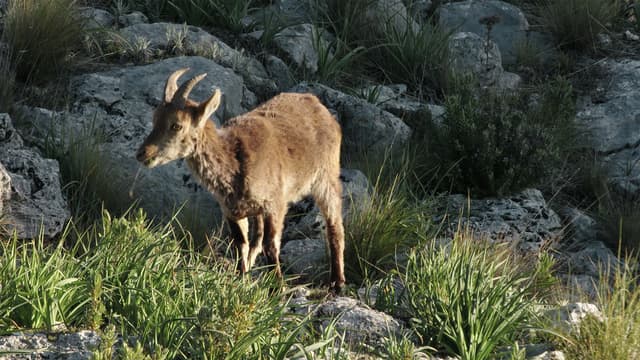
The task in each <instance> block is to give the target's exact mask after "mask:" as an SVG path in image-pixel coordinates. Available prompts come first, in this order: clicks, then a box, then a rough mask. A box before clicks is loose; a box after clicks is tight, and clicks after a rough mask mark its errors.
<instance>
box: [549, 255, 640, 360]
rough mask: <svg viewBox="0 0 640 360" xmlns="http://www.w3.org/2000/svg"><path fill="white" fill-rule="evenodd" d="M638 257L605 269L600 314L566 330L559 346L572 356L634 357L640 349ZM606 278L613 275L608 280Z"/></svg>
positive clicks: (599, 289) (600, 288) (599, 296)
mask: <svg viewBox="0 0 640 360" xmlns="http://www.w3.org/2000/svg"><path fill="white" fill-rule="evenodd" d="M637 261H638V260H637V259H636V258H626V259H625V261H624V264H620V265H618V266H612V267H610V268H607V269H603V271H602V273H601V274H600V278H601V279H602V280H601V282H600V283H599V284H598V286H597V305H598V308H599V309H600V311H601V312H602V317H601V318H595V317H593V316H588V317H586V318H585V319H583V320H582V322H581V323H580V325H579V328H578V329H571V330H570V331H569V333H566V334H564V335H563V336H562V337H561V338H559V340H561V343H560V346H561V347H562V350H563V351H564V352H565V354H566V355H567V357H568V358H570V359H594V360H605V359H621V360H622V359H633V358H636V357H637V356H638V353H639V352H640V289H639V288H638V281H639V280H640V279H639V278H638V269H637V267H636V265H637ZM606 279H610V281H607V280H606Z"/></svg>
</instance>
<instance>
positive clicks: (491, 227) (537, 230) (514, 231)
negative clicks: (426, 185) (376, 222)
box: [434, 189, 563, 254]
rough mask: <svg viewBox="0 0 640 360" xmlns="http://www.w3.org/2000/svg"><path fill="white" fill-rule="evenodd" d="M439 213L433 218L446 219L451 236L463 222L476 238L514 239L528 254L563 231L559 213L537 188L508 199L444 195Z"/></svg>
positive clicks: (509, 240) (543, 245)
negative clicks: (548, 203) (478, 198)
mask: <svg viewBox="0 0 640 360" xmlns="http://www.w3.org/2000/svg"><path fill="white" fill-rule="evenodd" d="M469 203H470V205H471V207H470V209H469V208H468V204H469ZM437 214H439V215H438V216H436V217H435V218H434V221H435V222H436V223H439V222H441V221H444V226H445V230H446V233H447V234H448V235H449V236H450V235H451V234H453V233H454V232H455V231H456V229H457V228H458V224H459V222H460V225H461V228H462V229H465V228H466V227H467V226H468V227H469V229H470V231H471V232H472V234H473V235H474V237H476V238H480V239H487V240H490V241H492V242H507V243H511V244H513V245H515V246H517V248H518V249H519V250H521V251H522V252H523V253H526V254H538V253H539V251H540V250H541V248H543V247H545V246H547V245H549V244H551V243H553V242H555V241H557V240H558V239H559V238H560V237H561V236H562V233H563V231H562V228H563V227H562V224H561V222H560V217H559V216H558V215H557V214H556V213H555V212H554V211H553V210H552V209H551V208H550V207H549V206H548V205H547V203H546V201H545V200H544V197H543V196H542V193H541V192H540V191H539V190H535V189H528V190H524V191H522V192H520V193H519V194H516V195H513V196H511V197H508V198H505V199H482V200H474V199H471V200H470V201H469V202H468V201H467V197H466V196H464V195H450V196H448V197H446V198H445V199H443V201H442V202H441V204H440V206H439V209H438V210H437ZM461 214H462V215H461Z"/></svg>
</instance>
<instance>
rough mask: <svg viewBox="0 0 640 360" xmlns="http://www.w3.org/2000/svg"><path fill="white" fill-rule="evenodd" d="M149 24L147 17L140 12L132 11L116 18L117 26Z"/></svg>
mask: <svg viewBox="0 0 640 360" xmlns="http://www.w3.org/2000/svg"><path fill="white" fill-rule="evenodd" d="M148 22H149V19H148V18H147V16H146V15H145V14H143V13H141V12H140V11H132V12H130V13H129V14H124V15H120V16H119V17H118V25H120V27H127V26H132V25H138V24H146V23H148Z"/></svg>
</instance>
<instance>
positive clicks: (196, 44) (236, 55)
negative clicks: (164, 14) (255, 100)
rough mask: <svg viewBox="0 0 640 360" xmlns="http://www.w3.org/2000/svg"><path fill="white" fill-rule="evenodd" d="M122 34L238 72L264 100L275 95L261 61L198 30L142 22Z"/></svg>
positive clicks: (195, 28) (126, 38)
mask: <svg viewBox="0 0 640 360" xmlns="http://www.w3.org/2000/svg"><path fill="white" fill-rule="evenodd" d="M120 34H121V36H122V37H123V38H124V39H125V40H126V41H128V42H130V43H133V42H135V41H137V39H146V40H147V41H149V48H150V50H153V51H163V52H168V53H170V54H177V55H197V56H204V57H208V58H211V59H212V60H213V61H215V62H217V63H219V64H220V65H222V66H224V67H228V68H231V69H233V70H234V71H236V72H238V73H239V74H240V75H241V76H242V77H243V79H244V81H245V83H246V85H247V87H249V88H250V89H251V90H252V91H255V92H257V93H259V94H260V95H261V96H262V97H264V98H266V97H269V96H271V95H274V94H275V92H276V84H275V83H274V81H273V80H271V79H270V77H269V75H268V74H267V71H266V69H265V68H264V66H263V65H262V64H261V63H260V62H259V61H258V60H256V59H254V58H252V57H249V56H246V55H245V54H244V52H242V51H238V50H236V49H233V48H232V47H230V46H229V45H227V44H225V43H224V42H223V41H221V40H220V39H218V38H217V37H215V36H213V35H211V34H209V33H208V32H206V31H205V30H203V29H201V28H199V27H196V26H188V25H180V24H171V23H154V24H144V23H142V24H137V25H132V26H129V27H126V28H124V29H122V30H121V31H120Z"/></svg>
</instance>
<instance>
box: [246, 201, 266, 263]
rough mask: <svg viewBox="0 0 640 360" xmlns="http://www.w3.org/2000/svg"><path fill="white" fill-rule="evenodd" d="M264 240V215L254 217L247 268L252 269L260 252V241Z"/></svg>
mask: <svg viewBox="0 0 640 360" xmlns="http://www.w3.org/2000/svg"><path fill="white" fill-rule="evenodd" d="M263 238H264V215H262V214H259V215H256V216H255V217H254V221H253V237H252V238H251V240H250V241H249V244H250V246H249V268H251V267H253V264H254V263H255V262H256V257H257V256H258V254H260V253H261V252H262V239H263Z"/></svg>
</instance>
